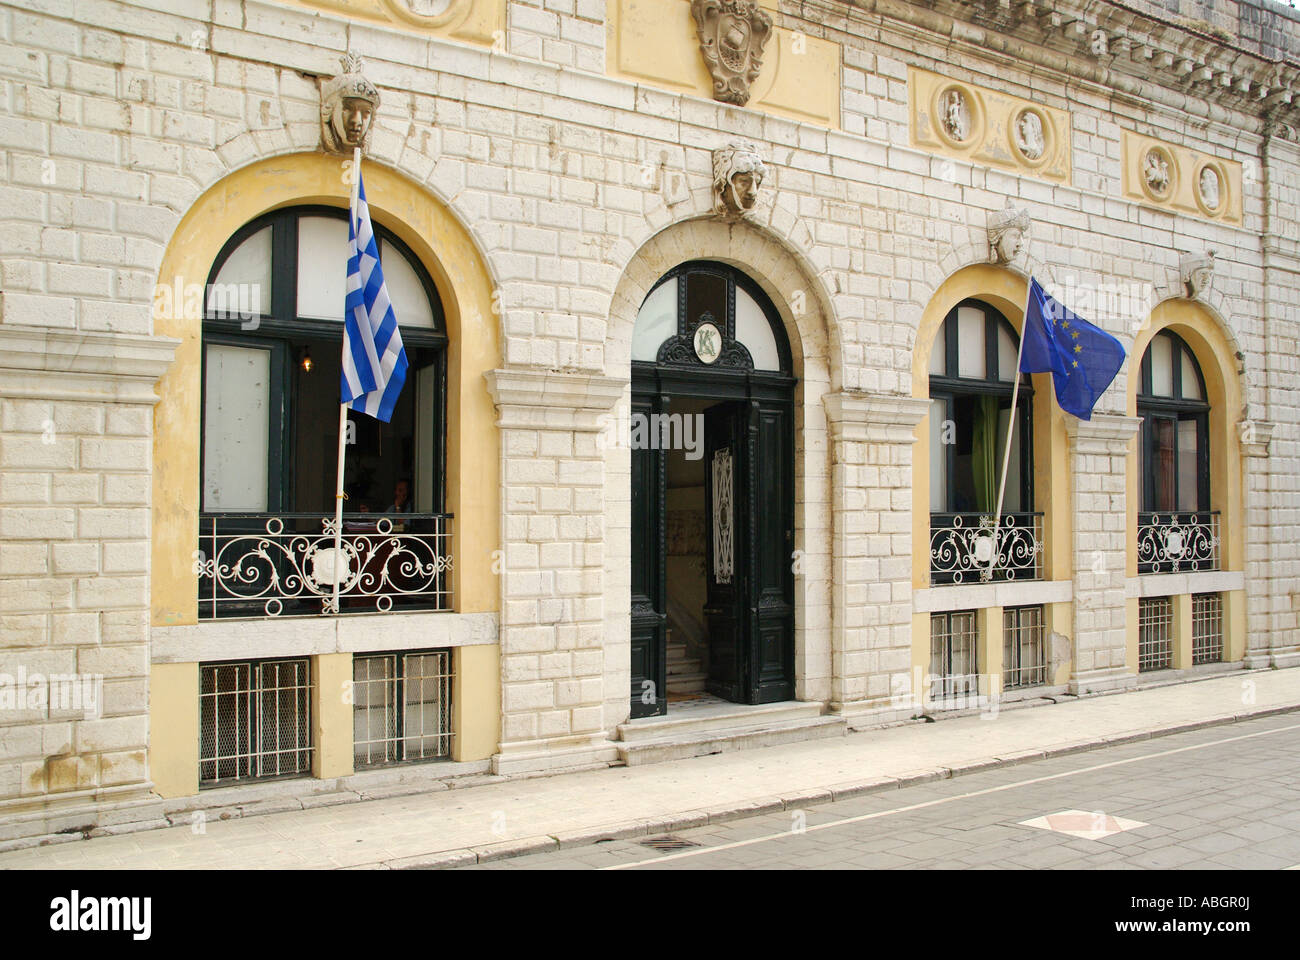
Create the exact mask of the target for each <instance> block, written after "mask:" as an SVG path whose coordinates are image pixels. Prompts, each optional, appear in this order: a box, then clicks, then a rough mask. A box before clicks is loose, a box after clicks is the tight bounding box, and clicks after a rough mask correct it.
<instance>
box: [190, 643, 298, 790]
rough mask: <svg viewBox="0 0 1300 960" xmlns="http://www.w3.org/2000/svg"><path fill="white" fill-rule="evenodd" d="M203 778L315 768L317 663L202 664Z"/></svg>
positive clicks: (261, 776)
mask: <svg viewBox="0 0 1300 960" xmlns="http://www.w3.org/2000/svg"><path fill="white" fill-rule="evenodd" d="M200 669H201V680H200V688H199V782H200V783H201V784H203V785H215V784H219V783H224V782H227V781H239V780H265V779H270V778H273V777H286V776H298V775H301V774H304V773H308V772H310V771H311V758H312V730H311V689H312V683H311V663H310V661H308V660H264V661H246V662H243V663H205V664H202V665H201V668H200Z"/></svg>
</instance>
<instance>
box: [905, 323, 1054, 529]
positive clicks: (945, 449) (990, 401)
mask: <svg viewBox="0 0 1300 960" xmlns="http://www.w3.org/2000/svg"><path fill="white" fill-rule="evenodd" d="M1018 346H1019V341H1018V338H1017V337H1016V331H1015V329H1014V328H1013V327H1012V326H1011V324H1010V323H1008V322H1007V320H1006V318H1005V317H1003V316H1002V314H1001V313H999V312H998V311H997V310H995V309H994V308H993V307H990V306H989V305H988V304H986V303H982V302H980V301H978V300H966V301H963V302H962V303H960V304H958V305H957V306H956V307H955V308H954V309H953V310H952V311H951V312H950V313H949V314H948V316H947V317H946V318H944V321H943V326H942V327H940V329H939V335H938V336H937V337H936V338H935V342H934V347H933V348H932V350H931V352H930V402H931V410H930V510H931V512H932V513H942V514H959V513H981V514H983V513H989V514H991V513H992V512H993V511H994V510H995V509H996V508H997V499H998V484H999V481H1000V478H1001V476H1002V457H1003V453H1004V451H1005V449H1006V442H1007V429H1008V427H1009V425H1010V423H1011V393H1012V390H1013V388H1014V387H1015V376H1016V351H1017V347H1018ZM1032 397H1033V388H1032V387H1031V386H1030V383H1029V377H1028V376H1026V377H1025V378H1024V379H1023V381H1022V382H1021V385H1020V398H1019V403H1018V406H1019V410H1017V412H1016V430H1015V437H1014V438H1013V445H1012V448H1011V461H1010V464H1009V468H1008V471H1007V478H1008V479H1007V489H1006V499H1005V501H1004V503H1003V511H1004V512H1005V513H1017V512H1021V511H1029V510H1033V462H1034V461H1033V436H1032V433H1031V429H1030V413H1029V411H1030V402H1031V400H1032Z"/></svg>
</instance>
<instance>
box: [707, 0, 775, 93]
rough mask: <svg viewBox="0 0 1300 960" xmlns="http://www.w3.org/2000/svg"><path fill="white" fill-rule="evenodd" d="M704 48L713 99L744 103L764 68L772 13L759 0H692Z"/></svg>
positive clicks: (770, 32)
mask: <svg viewBox="0 0 1300 960" xmlns="http://www.w3.org/2000/svg"><path fill="white" fill-rule="evenodd" d="M691 14H692V15H693V16H694V17H695V30H696V33H697V34H698V35H699V38H700V52H701V53H702V54H704V63H705V65H706V66H708V68H709V73H711V74H712V75H713V99H715V100H721V101H722V102H723V103H734V104H736V105H737V106H740V107H743V106H744V105H745V104H746V103H748V102H749V92H750V90H749V88H750V85H751V84H753V82H754V81H755V80H757V79H758V75H759V72H760V71H761V70H762V69H763V47H764V46H765V45H766V44H767V41H768V38H769V37H770V36H771V35H772V17H771V16H770V15H769V14H768V13H767V12H766V11H765V10H763V9H762V8H761V7H760V6H759V5H758V0H691Z"/></svg>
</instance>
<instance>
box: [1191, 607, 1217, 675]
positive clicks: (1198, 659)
mask: <svg viewBox="0 0 1300 960" xmlns="http://www.w3.org/2000/svg"><path fill="white" fill-rule="evenodd" d="M1222 659H1223V595H1222V594H1220V593H1197V594H1193V596H1192V664H1193V665H1196V664H1198V663H1218V662H1220V661H1221V660H1222Z"/></svg>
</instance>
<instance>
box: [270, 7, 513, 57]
mask: <svg viewBox="0 0 1300 960" xmlns="http://www.w3.org/2000/svg"><path fill="white" fill-rule="evenodd" d="M276 2H278V3H282V4H284V5H285V6H288V7H296V8H297V9H299V10H308V11H311V12H312V13H320V12H324V13H330V14H334V15H336V16H340V17H345V18H347V19H348V20H353V21H360V22H362V23H374V24H380V25H382V26H386V27H397V28H399V29H401V30H408V31H411V32H413V33H418V34H420V35H421V36H433V37H446V38H450V39H453V40H464V41H467V42H469V43H476V44H481V45H484V46H487V45H491V44H493V43H494V42H496V40H497V39H498V37H504V31H505V24H506V0H452V3H451V4H450V5H449V6H448V8H447V9H446V10H445V11H444V12H443V13H441V14H438V15H436V16H424V15H421V14H417V13H413V12H411V9H410V5H409V0H276Z"/></svg>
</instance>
